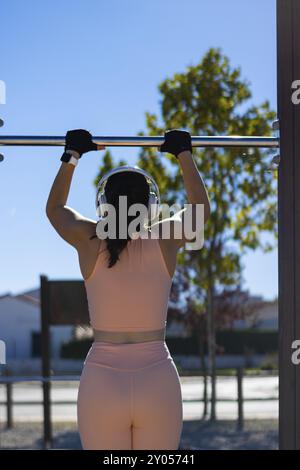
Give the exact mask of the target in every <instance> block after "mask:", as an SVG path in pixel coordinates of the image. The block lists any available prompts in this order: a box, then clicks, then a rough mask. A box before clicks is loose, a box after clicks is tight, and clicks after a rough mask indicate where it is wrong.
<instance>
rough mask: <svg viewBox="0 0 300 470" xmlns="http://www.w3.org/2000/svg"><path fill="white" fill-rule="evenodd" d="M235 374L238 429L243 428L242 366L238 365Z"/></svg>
mask: <svg viewBox="0 0 300 470" xmlns="http://www.w3.org/2000/svg"><path fill="white" fill-rule="evenodd" d="M236 376H237V392H238V393H237V395H238V397H237V402H238V422H237V428H238V430H239V431H242V430H243V429H244V397H243V368H242V367H238V368H237V370H236Z"/></svg>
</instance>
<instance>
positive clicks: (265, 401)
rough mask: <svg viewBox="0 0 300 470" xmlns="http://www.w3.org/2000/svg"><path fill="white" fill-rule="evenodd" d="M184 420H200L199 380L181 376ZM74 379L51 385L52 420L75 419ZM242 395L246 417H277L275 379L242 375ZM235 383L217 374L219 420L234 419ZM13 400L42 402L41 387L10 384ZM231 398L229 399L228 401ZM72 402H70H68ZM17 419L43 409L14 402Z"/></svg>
mask: <svg viewBox="0 0 300 470" xmlns="http://www.w3.org/2000/svg"><path fill="white" fill-rule="evenodd" d="M181 385H182V396H183V416H184V420H186V421H191V420H200V419H201V417H202V412H203V405H202V403H201V402H200V399H201V398H202V391H203V383H202V379H201V378H199V377H197V376H194V377H181ZM77 389H78V382H55V384H54V385H53V387H52V394H51V395H52V400H53V402H55V401H61V402H63V404H61V405H55V404H54V405H53V406H52V419H53V420H54V421H55V422H72V421H73V422H74V423H75V422H76V400H77ZM243 392H244V393H243V394H244V398H245V400H246V401H245V403H244V416H245V419H247V420H250V419H251V420H253V419H264V420H269V419H271V420H272V419H274V420H276V419H277V418H278V400H277V398H278V378H277V377H245V378H244V381H243ZM236 396H237V383H236V378H235V377H218V380H217V397H218V403H217V418H218V419H219V420H236V419H237V403H236V401H235V400H236ZM5 398H6V397H5V388H4V386H1V387H0V401H3V402H4V401H5ZM13 399H14V401H16V402H18V401H22V402H23V403H28V402H30V401H40V402H42V389H41V386H40V384H38V383H19V384H16V385H14V389H13ZM228 400H231V401H228ZM72 402H73V404H72ZM13 416H14V420H15V421H16V422H17V421H18V422H22V421H23V422H30V421H32V422H41V420H42V417H43V409H42V406H41V405H29V404H23V405H16V406H14V409H13ZM4 420H5V407H4V406H0V422H4Z"/></svg>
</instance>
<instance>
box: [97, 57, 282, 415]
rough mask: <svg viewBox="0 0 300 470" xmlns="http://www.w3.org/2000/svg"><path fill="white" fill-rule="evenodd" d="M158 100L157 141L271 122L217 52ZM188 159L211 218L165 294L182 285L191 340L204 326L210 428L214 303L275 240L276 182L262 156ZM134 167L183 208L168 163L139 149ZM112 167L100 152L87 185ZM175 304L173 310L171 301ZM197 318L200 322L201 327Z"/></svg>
mask: <svg viewBox="0 0 300 470" xmlns="http://www.w3.org/2000/svg"><path fill="white" fill-rule="evenodd" d="M159 92H160V94H161V100H160V106H161V119H160V120H159V118H158V117H157V116H156V115H155V114H152V113H150V112H146V115H145V117H146V129H147V131H146V132H145V134H147V135H163V134H164V131H165V130H166V129H174V128H183V129H184V128H186V129H188V130H189V132H190V133H191V134H192V135H201V134H202V135H227V134H228V135H235V134H236V135H249V136H251V135H269V134H270V128H271V123H272V121H273V120H274V118H275V113H274V111H272V110H271V109H270V105H269V102H268V101H265V102H263V103H261V104H260V105H254V104H251V103H249V101H250V99H251V91H250V84H249V83H248V81H247V80H244V79H243V78H242V76H241V69H240V68H239V67H233V66H231V64H230V61H229V58H228V57H226V56H225V55H224V54H223V53H222V52H221V49H209V50H208V51H207V53H206V54H205V55H204V57H203V58H202V60H201V61H200V62H199V64H198V65H191V66H188V67H187V68H186V70H184V71H183V72H181V73H175V74H174V76H173V77H172V78H167V79H166V80H164V81H163V82H162V83H161V84H160V85H159ZM139 135H143V132H140V133H139ZM193 155H194V158H195V161H196V163H197V166H198V169H199V171H200V173H201V175H202V176H203V178H204V181H205V184H206V186H207V188H208V193H209V196H210V200H211V216H210V219H209V221H208V222H207V224H206V229H205V243H204V247H203V248H202V250H198V251H190V250H184V249H182V250H181V251H180V253H179V256H178V273H180V275H179V276H178V278H176V276H175V278H174V283H173V288H174V289H175V291H176V289H177V291H178V293H180V292H181V294H182V289H180V286H179V285H178V283H182V282H183V277H184V278H185V281H186V282H185V284H184V285H185V289H186V290H188V291H189V295H190V305H191V299H192V300H193V313H196V314H198V315H199V317H200V318H199V322H198V323H197V322H195V320H194V319H193V322H192V323H191V325H192V326H194V327H195V325H196V327H197V328H199V330H201V331H199V338H203V328H204V325H207V326H206V327H207V340H208V349H209V372H210V375H211V377H212V383H211V386H212V399H211V419H212V420H214V419H215V402H216V387H215V352H216V340H215V337H216V334H215V333H216V326H215V311H216V307H215V306H214V302H215V299H217V298H218V297H219V296H220V295H221V293H222V291H223V290H224V289H228V288H230V287H232V288H233V289H240V288H241V285H242V281H243V278H242V255H243V254H244V253H245V251H246V250H247V249H251V250H255V249H258V248H261V249H262V250H264V251H269V250H271V249H273V244H271V243H270V242H263V241H262V237H261V232H262V231H265V232H270V233H272V234H274V233H276V178H274V174H273V173H272V172H269V171H266V168H267V166H266V163H265V161H264V160H266V159H267V158H268V157H270V150H260V149H247V150H245V149H240V148H226V149H217V148H206V149H199V148H198V149H193ZM269 159H270V158H269ZM121 164H124V162H123V161H119V162H118V164H117V165H121ZM137 164H138V165H139V166H140V167H142V168H144V169H145V170H147V171H149V172H150V173H151V174H152V175H153V177H154V178H155V179H156V181H157V183H158V185H159V188H160V192H161V195H162V199H163V201H164V202H166V203H169V204H173V203H174V202H177V203H179V204H181V205H183V204H184V203H185V202H187V201H186V196H185V191H184V187H183V180H182V175H181V172H180V170H179V166H178V164H177V160H176V159H175V158H174V157H172V156H171V155H169V154H160V153H159V152H157V150H156V149H153V148H143V149H142V150H141V152H140V154H139V159H138V162H137ZM113 166H114V165H113V160H112V157H111V154H110V152H109V151H107V152H106V153H105V155H104V159H103V165H101V169H100V170H99V174H98V175H97V177H96V178H95V181H94V183H95V184H97V182H98V181H99V178H100V177H101V176H102V175H103V173H104V172H105V171H107V170H109V169H110V168H112V167H113ZM275 176H276V174H275ZM183 273H184V276H183ZM175 297H176V296H175ZM177 300H178V302H179V298H177ZM195 306H196V307H195ZM175 310H176V309H175ZM205 312H207V319H206V321H205V322H203V317H202V315H203V313H205ZM191 317H192V316H191ZM199 348H200V349H201V350H202V349H203V348H202V346H199Z"/></svg>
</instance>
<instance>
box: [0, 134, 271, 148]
mask: <svg viewBox="0 0 300 470" xmlns="http://www.w3.org/2000/svg"><path fill="white" fill-rule="evenodd" d="M93 141H94V142H96V143H97V144H99V145H105V146H106V147H159V146H160V145H161V144H162V143H163V142H164V137H160V136H150V137H145V136H138V137H99V136H96V137H93ZM0 145H5V146H46V147H52V146H64V145H65V137H61V136H59V137H58V136H38V135H35V136H20V135H11V136H0ZM192 146H193V147H262V148H267V147H279V138H278V137H260V136H251V137H247V136H240V135H230V136H192Z"/></svg>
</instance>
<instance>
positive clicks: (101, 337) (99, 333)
mask: <svg viewBox="0 0 300 470" xmlns="http://www.w3.org/2000/svg"><path fill="white" fill-rule="evenodd" d="M93 332H94V341H95V342H98V341H105V342H108V343H116V344H123V343H144V342H147V341H164V340H165V337H166V329H165V328H162V329H160V330H149V331H126V332H125V331H120V332H119V331H104V330H95V329H94V330H93Z"/></svg>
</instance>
